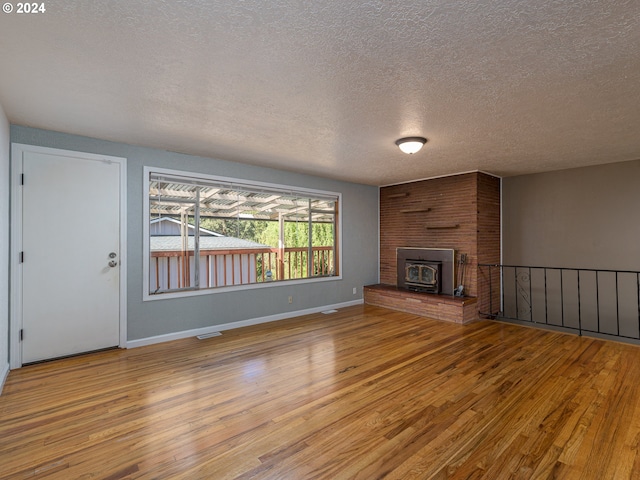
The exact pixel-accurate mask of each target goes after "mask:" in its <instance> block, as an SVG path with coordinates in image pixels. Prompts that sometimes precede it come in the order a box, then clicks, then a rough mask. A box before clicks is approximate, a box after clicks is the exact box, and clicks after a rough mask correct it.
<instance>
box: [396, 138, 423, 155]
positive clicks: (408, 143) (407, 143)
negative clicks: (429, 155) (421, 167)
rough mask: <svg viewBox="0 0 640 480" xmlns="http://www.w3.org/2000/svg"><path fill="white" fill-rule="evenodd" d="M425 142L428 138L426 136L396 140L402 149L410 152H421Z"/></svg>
mask: <svg viewBox="0 0 640 480" xmlns="http://www.w3.org/2000/svg"><path fill="white" fill-rule="evenodd" d="M425 143H427V139H426V138H424V137H405V138H401V139H400V140H396V145H397V146H398V147H399V148H400V150H402V151H403V152H404V153H409V154H411V153H416V152H419V151H420V149H421V148H422V146H423V145H424V144H425Z"/></svg>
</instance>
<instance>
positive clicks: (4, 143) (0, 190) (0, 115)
mask: <svg viewBox="0 0 640 480" xmlns="http://www.w3.org/2000/svg"><path fill="white" fill-rule="evenodd" d="M9 145H10V142H9V121H8V120H7V117H6V115H5V114H4V110H3V109H2V105H0V388H1V387H2V381H3V378H4V373H5V372H6V371H7V370H8V368H9V183H10V182H9V148H10V147H9Z"/></svg>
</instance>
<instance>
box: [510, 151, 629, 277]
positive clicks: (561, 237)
mask: <svg viewBox="0 0 640 480" xmlns="http://www.w3.org/2000/svg"><path fill="white" fill-rule="evenodd" d="M639 181H640V160H637V161H631V162H622V163H613V164H608V165H599V166H595V167H585V168H576V169H570V170H561V171H557V172H548V173H540V174H535V175H522V176H518V177H508V178H504V179H503V180H502V189H503V190H502V199H503V200H502V205H503V217H502V222H503V223H502V229H503V230H502V232H503V239H502V245H503V263H507V264H508V263H515V264H522V265H541V266H555V267H574V268H577V267H582V268H599V269H617V270H622V269H625V270H640V221H639V220H640V187H639V183H638V182H639Z"/></svg>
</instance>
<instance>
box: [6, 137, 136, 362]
mask: <svg viewBox="0 0 640 480" xmlns="http://www.w3.org/2000/svg"><path fill="white" fill-rule="evenodd" d="M25 152H34V153H42V154H48V155H62V156H66V157H73V158H78V159H85V160H100V161H103V162H111V163H118V164H120V268H119V275H120V280H119V281H120V311H119V313H120V340H119V342H120V343H119V347H120V348H126V347H127V159H126V158H122V157H112V156H108V155H96V154H93V153H84V152H75V151H71V150H61V149H58V148H49V147H37V146H34V145H25V144H21V143H13V144H12V145H11V249H10V250H11V257H10V261H9V265H10V268H11V297H10V302H11V306H10V333H9V365H10V368H11V369H16V368H20V367H21V366H22V342H21V340H20V330H21V329H22V264H21V263H20V252H21V251H22V188H21V186H22V185H21V176H22V173H23V172H22V159H23V155H24V153H25ZM26 181H27V182H28V181H29V179H27V180H26Z"/></svg>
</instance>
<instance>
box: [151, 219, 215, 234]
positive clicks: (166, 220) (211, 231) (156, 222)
mask: <svg viewBox="0 0 640 480" xmlns="http://www.w3.org/2000/svg"><path fill="white" fill-rule="evenodd" d="M161 222H167V223H173V224H175V225H177V226H178V231H180V230H179V228H180V225H181V223H180V221H179V220H176V219H175V218H171V217H159V218H154V219H153V220H151V222H149V223H151V225H155V224H159V223H161ZM195 228H196V227H195V226H194V225H191V224H189V231H190V232H193V231H194V230H195ZM189 234H190V235H193V233H189ZM203 234H204V235H211V236H214V237H222V236H223V235H222V234H221V233H216V232H214V231H213V230H207V229H206V228H202V227H200V235H201V236H202V235H203ZM178 235H179V234H178ZM151 236H154V234H151Z"/></svg>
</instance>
